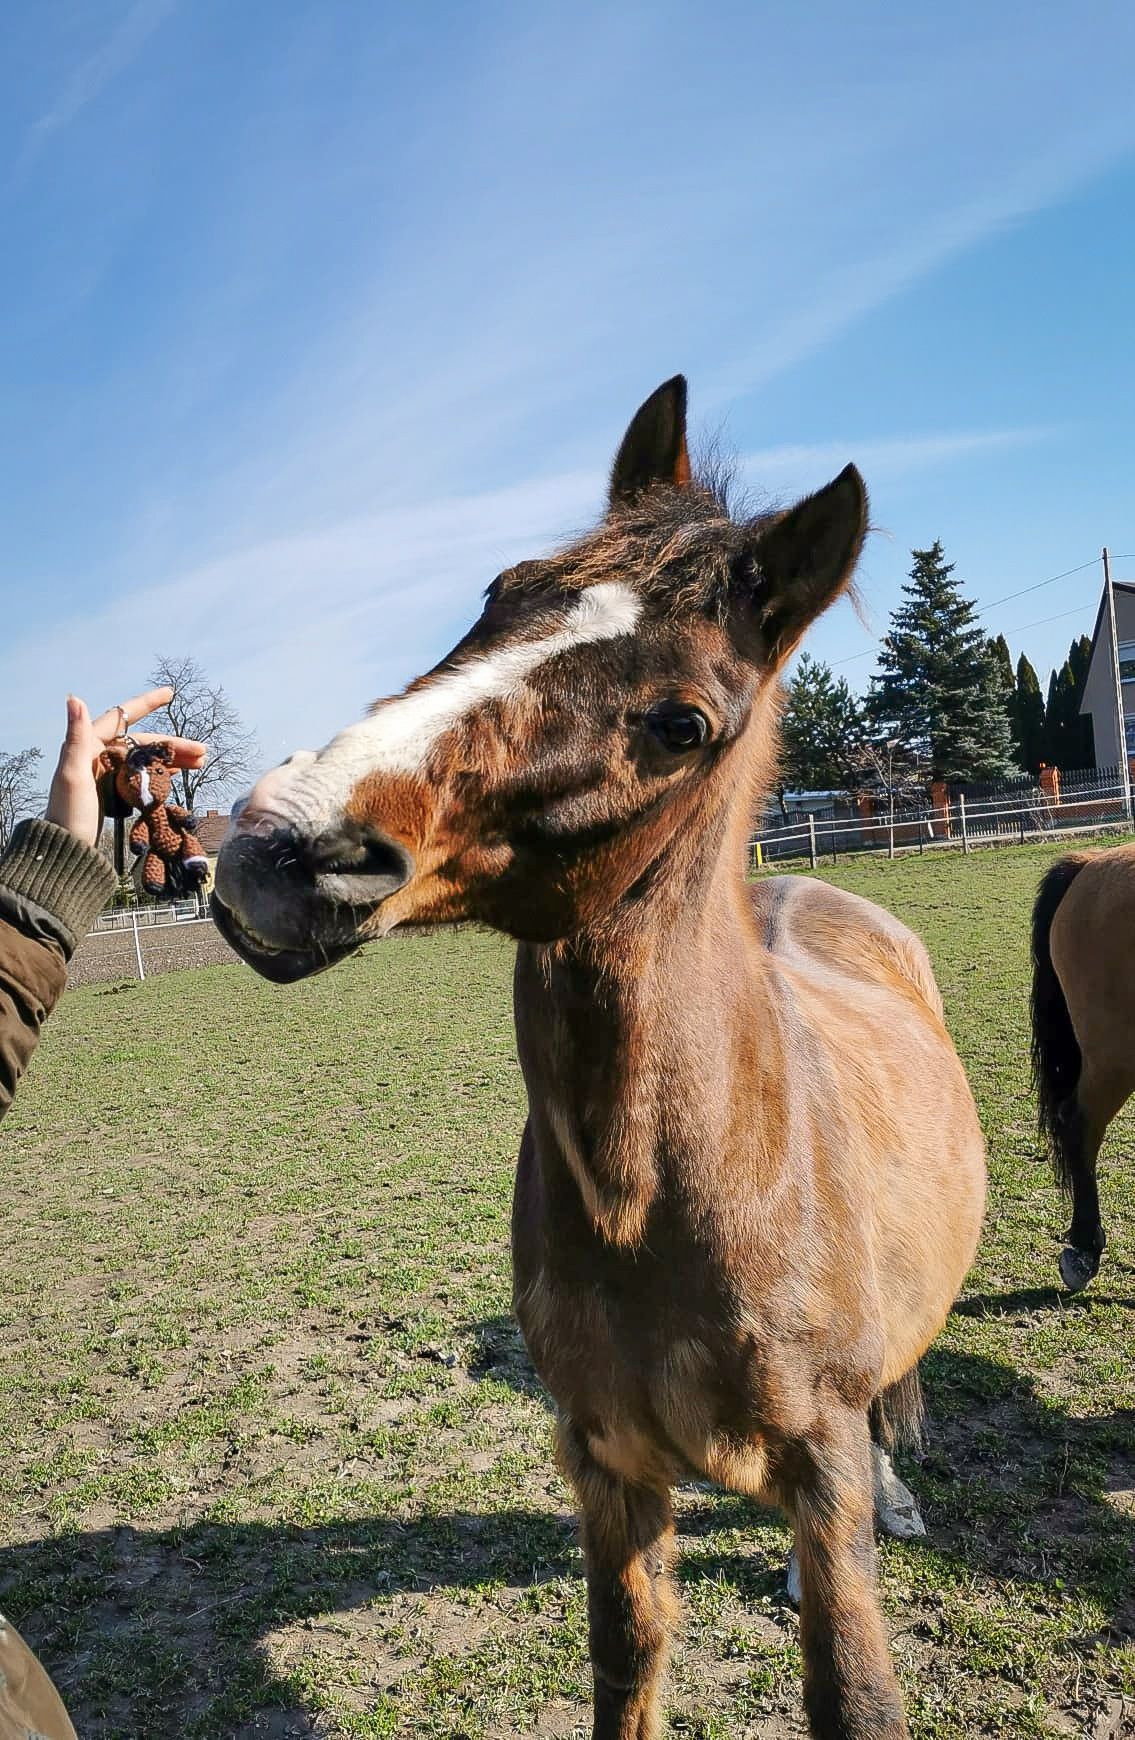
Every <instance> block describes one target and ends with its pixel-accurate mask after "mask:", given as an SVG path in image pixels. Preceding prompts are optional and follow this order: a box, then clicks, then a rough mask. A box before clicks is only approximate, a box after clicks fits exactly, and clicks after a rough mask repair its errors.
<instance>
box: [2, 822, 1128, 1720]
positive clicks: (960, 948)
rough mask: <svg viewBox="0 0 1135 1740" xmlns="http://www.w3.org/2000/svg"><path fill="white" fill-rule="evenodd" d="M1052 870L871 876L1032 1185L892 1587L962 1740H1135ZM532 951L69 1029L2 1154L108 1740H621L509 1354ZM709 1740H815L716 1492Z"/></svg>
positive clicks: (772, 1617) (175, 1006)
mask: <svg viewBox="0 0 1135 1740" xmlns="http://www.w3.org/2000/svg"><path fill="white" fill-rule="evenodd" d="M1053 855H1054V854H1053V852H1052V851H1047V850H1045V849H1033V848H1028V849H1012V850H1006V851H997V852H983V853H980V854H976V855H975V856H973V857H971V858H968V859H964V858H962V857H959V856H956V855H951V856H949V857H948V858H946V857H942V858H934V859H930V858H927V859H925V860H918V859H908V860H905V861H901V860H900V861H899V862H897V863H894V864H888V863H886V862H877V861H872V862H861V863H858V864H853V865H851V866H846V867H845V866H841V867H840V868H839V870H838V871H833V872H829V873H828V874H830V875H831V878H832V879H833V880H835V881H838V882H840V883H841V884H842V885H844V886H846V887H849V888H854V889H855V890H857V891H858V892H861V893H864V894H868V895H870V896H872V897H874V898H876V899H878V900H879V901H881V902H882V903H883V904H885V905H887V906H889V907H891V908H892V909H893V910H894V911H896V912H898V913H899V914H900V915H901V916H902V917H904V918H906V919H907V920H909V921H910V922H911V923H912V924H913V925H914V926H915V927H916V928H917V929H918V930H919V931H920V932H921V934H922V935H923V936H924V937H925V939H926V940H927V942H928V943H929V945H930V948H931V951H932V953H933V956H934V960H935V965H936V968H937V971H938V974H939V979H940V983H941V985H942V989H943V992H944V994H945V999H946V1006H947V1011H948V1017H949V1021H950V1024H951V1028H952V1031H953V1033H954V1035H955V1037H956V1040H957V1043H958V1045H959V1047H960V1050H961V1053H962V1056H963V1059H964V1061H965V1063H966V1066H967V1068H968V1070H969V1074H970V1079H971V1081H972V1083H973V1086H974V1089H975V1091H976V1094H977V1097H978V1101H979V1105H980V1108H981V1113H982V1117H983V1120H984V1123H985V1128H986V1131H987V1134H988V1137H989V1141H990V1148H991V1195H990V1210H989V1218H988V1225H987V1229H986V1234H985V1238H984V1242H983V1244H982V1248H981V1252H980V1256H979V1260H978V1264H977V1267H976V1269H975V1270H974V1272H973V1274H972V1275H971V1277H970V1279H969V1282H968V1284H967V1289H966V1293H965V1295H964V1297H963V1300H962V1301H961V1303H960V1304H959V1306H958V1309H957V1310H956V1312H955V1313H954V1315H953V1317H952V1318H951V1320H950V1322H949V1325H948V1327H947V1329H946V1331H945V1333H944V1335H943V1336H942V1338H941V1340H940V1342H939V1344H938V1345H937V1347H936V1349H935V1350H934V1351H933V1352H932V1353H931V1355H930V1357H929V1358H928V1360H927V1361H926V1367H925V1375H926V1381H927V1390H928V1395H929V1401H930V1407H931V1412H932V1448H931V1453H930V1456H929V1458H928V1460H927V1461H926V1463H925V1465H924V1466H922V1467H921V1468H911V1467H910V1466H909V1465H908V1466H907V1468H906V1469H905V1472H906V1474H907V1477H908V1478H909V1479H910V1480H911V1483H912V1484H913V1485H915V1486H916V1487H917V1489H918V1491H919V1493H920V1495H921V1497H922V1499H923V1502H924V1508H925V1514H926V1519H927V1523H928V1526H929V1530H930V1534H929V1540H928V1541H927V1542H923V1543H915V1544H911V1545H898V1544H895V1543H890V1542H888V1543H884V1545H883V1547H882V1551H881V1577H882V1584H883V1592H884V1598H885V1603H886V1609H887V1614H888V1619H889V1623H890V1626H891V1630H892V1634H893V1637H894V1648H895V1653H896V1658H897V1660H898V1663H899V1668H900V1673H901V1676H902V1680H903V1684H904V1688H905V1693H906V1697H907V1700H908V1707H909V1711H910V1720H911V1729H912V1733H913V1735H915V1736H916V1737H918V1740H931V1737H934V1740H939V1737H941V1740H946V1737H949V1740H959V1737H961V1736H969V1735H981V1736H984V1735H998V1736H1008V1737H1012V1740H1026V1737H1030V1740H1031V1737H1035V1736H1041V1735H1054V1734H1060V1735H1072V1734H1075V1735H1084V1736H1091V1737H1092V1740H1119V1736H1121V1735H1131V1734H1133V1733H1135V1641H1133V1640H1135V1571H1133V1552H1132V1549H1133V1545H1135V1360H1133V1358H1132V1349H1133V1331H1135V1316H1133V1309H1135V1273H1133V1265H1135V1178H1133V1173H1132V1169H1131V1167H1130V1165H1129V1164H1127V1163H1126V1162H1125V1159H1124V1156H1125V1155H1126V1154H1128V1153H1129V1152H1130V1148H1131V1136H1132V1129H1131V1125H1130V1123H1129V1122H1127V1120H1126V1119H1124V1120H1121V1121H1120V1122H1119V1124H1118V1125H1117V1126H1116V1129H1115V1131H1114V1133H1113V1138H1112V1140H1111V1142H1110V1144H1109V1147H1108V1150H1107V1155H1106V1159H1105V1163H1104V1180H1105V1182H1104V1203H1105V1211H1104V1212H1105V1222H1106V1224H1107V1226H1108V1229H1109V1234H1110V1239H1111V1243H1110V1245H1109V1249H1108V1252H1107V1255H1106V1258H1105V1265H1104V1268H1103V1271H1102V1272H1101V1275H1100V1277H1099V1279H1098V1281H1097V1282H1096V1283H1095V1285H1094V1287H1093V1289H1092V1291H1091V1292H1090V1293H1089V1294H1088V1295H1086V1296H1082V1297H1080V1298H1078V1299H1076V1300H1074V1301H1069V1300H1067V1299H1065V1298H1063V1297H1062V1296H1061V1295H1060V1294H1059V1293H1058V1292H1057V1291H1056V1290H1054V1286H1053V1283H1054V1281H1055V1278H1056V1269H1055V1258H1056V1253H1057V1250H1058V1244H1057V1242H1056V1240H1055V1236H1054V1235H1056V1234H1057V1233H1058V1232H1059V1231H1060V1230H1061V1228H1062V1226H1063V1225H1064V1219H1063V1213H1064V1211H1063V1210H1062V1208H1061V1207H1060V1206H1059V1204H1058V1202H1057V1199H1056V1197H1055V1194H1054V1191H1053V1189H1052V1187H1051V1185H1050V1181H1049V1177H1048V1174H1047V1171H1046V1169H1045V1168H1044V1167H1042V1166H1041V1165H1040V1164H1038V1162H1037V1160H1036V1158H1035V1151H1036V1149H1035V1138H1034V1132H1033V1121H1032V1109H1031V1105H1030V1100H1029V1096H1028V1092H1027V1082H1026V942H1025V935H1026V915H1027V911H1028V907H1029V903H1030V899H1031V895H1032V891H1033V889H1034V887H1035V884H1036V880H1037V877H1038V874H1039V872H1040V870H1041V868H1042V866H1043V865H1044V863H1045V862H1047V860H1048V859H1049V858H1050V857H1051V856H1053ZM509 977H510V954H509V950H508V948H507V947H506V946H505V945H504V944H503V943H501V942H499V941H498V940H496V939H494V938H491V937H485V936H481V935H478V934H475V933H462V934H454V935H440V936H437V937H433V938H418V937H410V938H406V939H404V940H401V941H395V942H391V943H388V944H387V945H385V946H384V947H381V948H378V949H376V950H374V951H372V952H370V953H368V954H366V955H364V956H361V957H359V958H356V959H355V960H353V961H349V962H347V963H346V964H344V965H343V966H341V967H339V968H338V969H337V970H336V971H335V972H334V973H332V974H330V975H328V976H325V977H323V978H320V979H317V980H314V981H311V982H309V983H307V984H305V985H302V986H300V987H297V988H293V989H290V990H287V991H280V990H276V989H273V988H271V987H269V986H266V985H264V984H262V983H260V982H259V981H258V980H256V979H255V978H254V977H253V975H252V974H251V973H249V972H247V971H246V970H244V969H242V968H237V967H210V968H204V969H202V970H200V971H198V972H193V973H181V974H174V975H171V976H170V977H167V978H159V979H155V980H152V981H148V982H147V983H146V984H145V985H142V986H139V985H136V984H130V985H124V986H122V987H121V988H119V987H116V986H100V987H90V988H87V989H81V990H76V991H74V992H72V993H71V994H69V996H68V998H67V999H66V1000H65V1003H64V1005H63V1007H62V1008H61V1009H60V1011H59V1013H58V1015H57V1016H56V1017H55V1019H54V1021H53V1024H52V1027H51V1029H50V1031H49V1033H48V1035H47V1037H46V1039H45V1042H44V1044H43V1047H42V1050H41V1052H40V1054H39V1056H38V1057H37V1059H36V1061H35V1063H34V1065H33V1069H32V1072H31V1075H30V1078H29V1080H28V1081H27V1083H26V1084H25V1087H24V1089H23V1090H22V1092H21V1094H20V1097H19V1099H18V1101H17V1104H16V1107H15V1109H14V1110H13V1112H12V1114H11V1116H10V1118H9V1120H8V1122H7V1123H6V1124H5V1126H4V1128H3V1131H2V1133H0V1143H2V1145H3V1156H4V1161H5V1166H4V1174H3V1177H4V1184H5V1194H4V1204H5V1231H6V1242H7V1250H6V1262H5V1265H4V1278H3V1281H2V1283H0V1443H2V1444H3V1446H4V1450H3V1461H2V1463H0V1469H2V1474H3V1479H2V1481H0V1541H2V1546H0V1606H2V1607H3V1608H4V1609H5V1611H7V1612H8V1613H9V1614H10V1616H11V1617H12V1618H13V1619H14V1620H15V1621H16V1623H17V1624H19V1625H21V1626H22V1627H23V1628H24V1629H25V1631H26V1632H27V1634H28V1636H29V1638H30V1639H31V1640H32V1641H33V1642H34V1644H35V1645H36V1646H37V1647H38V1648H39V1649H40V1650H41V1651H42V1653H43V1655H44V1658H45V1660H46V1661H47V1663H48V1664H49V1666H50V1667H51V1669H52V1671H53V1672H54V1673H55V1675H56V1677H57V1679H58V1681H59V1683H60V1685H61V1687H62V1688H63V1690H64V1692H65V1695H66V1698H67V1701H68V1703H69V1704H70V1705H71V1707H72V1709H73V1711H74V1714H75V1719H76V1723H77V1726H78V1728H79V1730H80V1733H81V1734H82V1735H83V1736H84V1737H86V1740H90V1737H95V1736H98V1737H110V1736H119V1737H122V1740H150V1737H159V1736H160V1737H162V1740H173V1737H177V1740H222V1737H224V1740H230V1737H234V1736H235V1737H240V1740H246V1737H248V1740H250V1737H251V1736H253V1735H265V1736H274V1737H275V1740H293V1737H298V1736H301V1735H313V1734H318V1735H323V1736H335V1737H343V1740H347V1737H352V1740H361V1737H379V1736H387V1735H403V1734H405V1735H420V1736H430V1737H435V1740H441V1737H442V1736H468V1737H470V1740H475V1737H477V1736H481V1735H505V1734H533V1733H535V1734H539V1735H546V1736H566V1735H569V1734H582V1733H583V1732H585V1730H586V1727H587V1715H588V1708H587V1698H588V1673H587V1667H586V1660H585V1638H584V1629H585V1628H584V1600H583V1587H582V1582H581V1579H580V1561H579V1555H578V1551H577V1548H576V1544H575V1536H574V1531H573V1527H572V1523H571V1518H570V1514H569V1508H568V1500H567V1495H566V1493H565V1491H564V1489H563V1488H562V1486H561V1484H560V1482H559V1480H558V1478H557V1477H556V1475H555V1474H554V1473H553V1472H552V1470H551V1466H550V1460H549V1437H550V1433H549V1415H548V1412H547V1409H546V1405H545V1402H544V1400H543V1397H542V1395H541V1393H540V1391H539V1388H538V1386H537V1385H536V1384H535V1382H534V1380H533V1378H532V1377H531V1374H530V1372H529V1369H528V1366H527V1363H526V1360H525V1357H524V1354H523V1350H522V1347H521V1345H520V1343H519V1341H518V1338H517V1336H516V1334H515V1331H514V1330H513V1328H512V1326H511V1322H510V1319H509V1315H508V1312H509V1293H510V1289H509V1275H508V1255H507V1218H508V1205H509V1192H510V1184H511V1175H512V1166H513V1159H514V1155H515V1150H516V1145H517V1140H518V1136H519V1132H520V1128H521V1123H522V1103H523V1102H522V1092H521V1087H520V1082H519V1078H518V1073H517V1069H516V1065H515V1062H514V1058H513V1044H512V1032H511V1022H510V1010H509ZM680 1528H681V1531H682V1547H683V1560H682V1566H681V1573H680V1578H681V1589H682V1595H683V1605H684V1610H685V1622H684V1628H683V1631H682V1635H681V1637H680V1639H679V1642H678V1646H677V1649H676V1652H675V1658H674V1664H673V1671H672V1677H671V1696H670V1709H671V1724H672V1728H673V1730H674V1731H675V1732H677V1733H680V1734H684V1735H688V1736H695V1737H699V1736H700V1737H701V1740H716V1737H718V1736H725V1735H729V1736H737V1735H763V1736H771V1737H772V1740H785V1737H787V1736H790V1735H801V1734H803V1733H804V1728H803V1722H802V1718H801V1715H800V1695H799V1677H798V1668H799V1662H798V1649H797V1622H796V1619H795V1616H794V1615H793V1613H792V1612H791V1610H790V1609H788V1608H787V1607H786V1606H785V1605H784V1603H783V1601H782V1599H781V1596H780V1584H781V1574H782V1569H783V1562H784V1557H785V1553H786V1549H787V1544H788V1542H787V1535H786V1533H785V1531H784V1529H783V1528H782V1526H781V1525H780V1524H779V1523H778V1522H776V1521H775V1520H774V1519H772V1518H770V1517H768V1516H766V1515H765V1514H764V1513H762V1512H760V1511H758V1510H756V1509H754V1508H753V1507H752V1506H750V1505H748V1504H745V1503H741V1502H739V1501H737V1500H734V1499H732V1498H729V1497H727V1496H724V1495H718V1494H715V1493H711V1492H707V1491H702V1490H697V1489H689V1490H687V1491H684V1492H683V1493H682V1494H681V1495H680Z"/></svg>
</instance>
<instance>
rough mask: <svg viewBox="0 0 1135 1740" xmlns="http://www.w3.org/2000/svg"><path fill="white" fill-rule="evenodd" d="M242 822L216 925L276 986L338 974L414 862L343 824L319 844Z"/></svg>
mask: <svg viewBox="0 0 1135 1740" xmlns="http://www.w3.org/2000/svg"><path fill="white" fill-rule="evenodd" d="M246 814H247V812H245V813H244V814H242V815H241V816H239V817H238V818H237V819H236V820H235V822H234V827H233V831H232V832H231V833H230V834H229V837H228V838H227V839H226V841H225V843H224V845H223V846H222V847H221V851H220V856H219V857H218V859H217V871H216V882H215V887H214V893H213V898H212V913H213V922H214V923H215V924H216V926H217V929H218V930H219V931H220V933H221V935H222V936H223V937H224V938H225V941H226V942H228V943H229V944H230V946H231V947H232V948H233V949H235V950H236V952H237V954H238V955H240V956H241V958H242V959H243V960H245V961H247V962H248V965H249V966H250V967H253V968H254V969H255V970H256V972H258V973H260V974H261V976H262V977H263V978H265V979H271V980H273V981H274V982H275V983H276V984H291V983H293V982H294V981H295V980H297V979H304V978H307V977H308V976H309V975H310V974H312V973H318V972H322V971H324V970H325V969H326V968H327V967H330V966H334V964H335V962H336V961H340V960H342V959H343V958H344V956H346V955H349V954H352V953H353V952H354V950H355V949H357V948H358V947H359V946H360V945H361V944H362V943H363V942H365V941H366V940H367V936H368V935H371V934H373V929H374V920H375V916H376V914H377V913H378V911H379V909H380V908H381V906H382V904H383V902H384V901H385V900H388V899H389V897H390V896H391V895H392V894H395V893H397V891H398V890H399V889H400V888H404V887H405V885H406V883H407V882H408V881H409V880H410V878H411V876H412V875H413V873H414V860H413V858H412V856H411V855H410V853H409V852H408V851H407V850H406V848H405V847H404V846H402V845H401V844H400V843H399V842H398V841H396V840H392V839H390V838H388V837H387V836H386V835H385V834H381V833H379V832H377V831H376V830H375V829H372V828H364V827H359V826H356V825H354V824H346V823H344V824H343V826H342V827H340V828H336V829H334V830H331V831H329V832H328V833H326V834H324V835H321V836H320V837H319V838H317V839H314V840H307V839H303V838H301V837H300V836H299V835H298V834H297V833H296V832H295V831H294V830H293V829H292V828H290V827H287V826H278V827H277V826H271V825H269V826H265V825H264V823H263V820H261V821H260V823H259V825H257V826H255V827H249V826H248V825H247V821H246Z"/></svg>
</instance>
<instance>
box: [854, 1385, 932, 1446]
mask: <svg viewBox="0 0 1135 1740" xmlns="http://www.w3.org/2000/svg"><path fill="white" fill-rule="evenodd" d="M868 1419H869V1421H870V1425H871V1436H872V1438H873V1439H874V1441H875V1443H876V1444H879V1445H881V1446H882V1448H883V1449H884V1450H887V1451H890V1450H914V1451H919V1450H921V1449H922V1447H923V1445H924V1443H925V1441H926V1403H925V1401H924V1400H923V1397H922V1379H921V1378H920V1377H919V1375H918V1367H917V1366H916V1365H912V1366H911V1368H910V1370H909V1371H908V1372H904V1374H903V1376H902V1377H901V1378H896V1380H895V1382H894V1383H893V1384H888V1385H887V1387H886V1389H885V1390H880V1391H879V1393H878V1395H877V1396H876V1397H875V1400H874V1401H873V1402H872V1403H871V1411H870V1413H869V1415H868Z"/></svg>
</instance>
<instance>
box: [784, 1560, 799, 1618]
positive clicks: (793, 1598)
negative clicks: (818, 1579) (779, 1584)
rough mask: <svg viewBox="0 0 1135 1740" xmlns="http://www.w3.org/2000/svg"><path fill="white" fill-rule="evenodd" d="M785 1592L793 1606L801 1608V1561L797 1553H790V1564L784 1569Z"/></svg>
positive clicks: (797, 1608)
mask: <svg viewBox="0 0 1135 1740" xmlns="http://www.w3.org/2000/svg"><path fill="white" fill-rule="evenodd" d="M784 1593H785V1595H786V1596H787V1597H788V1602H789V1605H790V1606H791V1607H795V1608H796V1610H797V1611H799V1609H800V1594H801V1590H800V1561H799V1559H798V1558H797V1557H796V1554H795V1553H789V1555H788V1564H787V1565H786V1566H785V1569H784Z"/></svg>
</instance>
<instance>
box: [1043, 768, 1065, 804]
mask: <svg viewBox="0 0 1135 1740" xmlns="http://www.w3.org/2000/svg"><path fill="white" fill-rule="evenodd" d="M1038 780H1039V784H1040V791H1041V796H1042V797H1043V799H1044V801H1045V803H1046V804H1058V803H1059V802H1060V769H1059V768H1058V767H1046V766H1045V764H1044V762H1043V761H1042V762H1041V764H1040V773H1039V775H1038Z"/></svg>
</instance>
